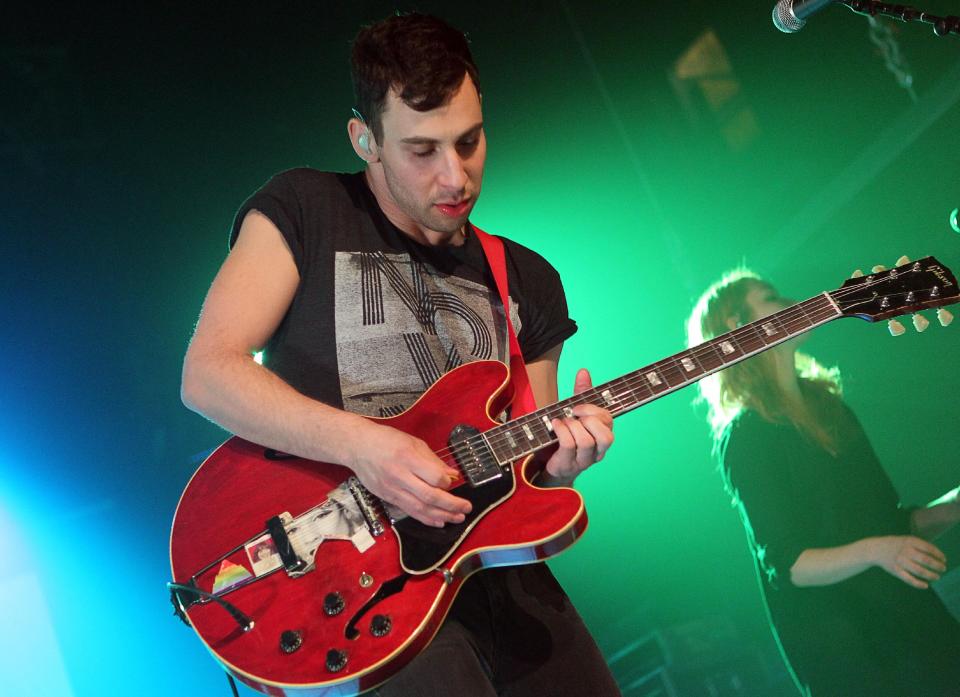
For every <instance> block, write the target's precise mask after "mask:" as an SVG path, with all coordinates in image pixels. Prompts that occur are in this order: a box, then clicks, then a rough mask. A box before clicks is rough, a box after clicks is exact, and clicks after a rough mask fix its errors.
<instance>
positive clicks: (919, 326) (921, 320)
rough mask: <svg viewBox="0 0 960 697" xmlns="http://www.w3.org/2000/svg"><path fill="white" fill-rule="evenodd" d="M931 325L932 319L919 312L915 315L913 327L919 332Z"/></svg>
mask: <svg viewBox="0 0 960 697" xmlns="http://www.w3.org/2000/svg"><path fill="white" fill-rule="evenodd" d="M929 326H930V320H928V319H927V318H926V317H924V316H923V315H921V314H920V313H919V312H918V313H916V314H915V315H914V316H913V328H914V329H916V330H917V331H918V332H922V331H924V330H925V329H926V328H927V327H929Z"/></svg>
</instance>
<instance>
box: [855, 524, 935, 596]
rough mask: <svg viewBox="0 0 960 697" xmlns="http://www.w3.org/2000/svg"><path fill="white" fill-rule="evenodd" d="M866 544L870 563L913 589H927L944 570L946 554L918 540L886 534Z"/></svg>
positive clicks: (911, 537) (907, 536) (912, 537)
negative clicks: (871, 558)
mask: <svg viewBox="0 0 960 697" xmlns="http://www.w3.org/2000/svg"><path fill="white" fill-rule="evenodd" d="M870 542H871V544H872V547H873V553H872V556H873V560H874V564H876V566H879V567H880V568H882V569H883V570H884V571H886V572H887V573H889V574H890V575H891V576H895V577H896V578H899V579H900V580H901V581H903V582H904V583H906V584H908V585H911V586H913V587H914V588H920V589H925V588H929V587H930V583H931V582H933V581H936V580H938V579H939V578H940V575H941V574H943V572H944V571H946V570H947V557H946V555H945V554H944V553H943V552H942V551H940V548H939V547H937V546H936V545H934V544H931V543H930V542H927V541H926V540H923V539H921V538H919V537H915V536H913V535H889V536H887V537H874V538H871V540H870Z"/></svg>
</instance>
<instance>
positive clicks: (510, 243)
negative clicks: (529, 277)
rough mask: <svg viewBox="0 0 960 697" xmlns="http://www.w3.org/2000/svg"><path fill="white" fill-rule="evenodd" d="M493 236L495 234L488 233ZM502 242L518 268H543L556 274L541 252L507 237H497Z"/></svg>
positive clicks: (507, 254)
mask: <svg viewBox="0 0 960 697" xmlns="http://www.w3.org/2000/svg"><path fill="white" fill-rule="evenodd" d="M488 234H491V235H493V234H494V233H488ZM495 236H496V237H498V238H499V239H500V240H502V241H503V247H504V251H505V253H506V256H507V258H508V259H510V260H511V261H512V262H513V263H514V264H515V265H516V266H517V267H519V268H530V267H533V268H537V267H539V268H542V269H544V270H545V271H549V272H552V273H556V269H554V267H553V265H552V264H551V263H550V262H549V261H548V260H547V259H546V258H545V257H544V256H543V255H541V254H540V253H539V252H536V251H534V250H533V249H531V248H530V247H527V246H526V245H523V244H520V243H519V242H517V241H515V240H512V239H510V238H509V237H505V236H503V235H495Z"/></svg>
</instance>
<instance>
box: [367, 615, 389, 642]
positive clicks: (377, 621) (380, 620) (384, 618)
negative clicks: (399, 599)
mask: <svg viewBox="0 0 960 697" xmlns="http://www.w3.org/2000/svg"><path fill="white" fill-rule="evenodd" d="M392 627H393V622H391V621H390V616H389V615H374V616H373V619H372V620H370V633H371V634H373V636H375V637H381V636H386V635H387V634H389V633H390V629H391V628H392Z"/></svg>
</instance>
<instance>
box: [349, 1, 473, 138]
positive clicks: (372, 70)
mask: <svg viewBox="0 0 960 697" xmlns="http://www.w3.org/2000/svg"><path fill="white" fill-rule="evenodd" d="M350 66H351V76H352V78H353V92H354V96H355V98H356V100H357V107H356V108H357V109H358V110H359V112H360V114H361V115H362V116H363V118H364V119H365V120H366V122H367V126H368V127H369V128H370V130H371V131H372V132H373V137H374V138H375V139H376V140H377V142H380V141H381V140H382V138H383V119H382V116H383V107H384V104H385V103H386V100H387V92H388V91H389V90H390V89H391V88H393V89H394V90H396V92H397V94H398V95H399V97H400V99H402V100H403V103H404V104H406V105H407V106H409V107H410V108H411V109H416V110H417V111H430V110H431V109H435V108H437V107H438V106H441V105H443V104H446V103H447V102H448V101H449V100H450V98H451V97H452V96H453V93H454V92H456V91H457V89H458V88H459V87H460V85H461V84H462V83H463V77H464V74H466V75H469V76H470V79H471V80H473V84H474V86H475V87H476V88H477V92H478V93H479V91H480V76H479V71H478V70H477V66H476V64H475V63H474V62H473V56H472V55H470V48H469V46H468V42H467V37H466V36H464V34H463V32H461V31H458V30H457V29H454V28H453V27H451V26H450V25H449V24H447V23H446V22H444V21H443V20H440V19H437V18H436V17H431V16H429V15H423V14H418V13H416V12H412V13H409V14H397V15H393V16H390V17H388V18H386V19H384V20H382V21H380V22H377V23H376V24H371V25H369V26H366V27H363V28H362V29H361V30H360V32H359V33H358V34H357V37H356V38H355V39H354V40H353V51H352V53H351V56H350Z"/></svg>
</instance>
